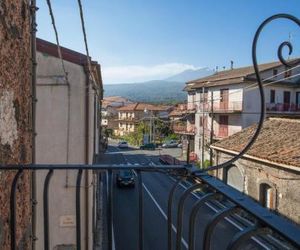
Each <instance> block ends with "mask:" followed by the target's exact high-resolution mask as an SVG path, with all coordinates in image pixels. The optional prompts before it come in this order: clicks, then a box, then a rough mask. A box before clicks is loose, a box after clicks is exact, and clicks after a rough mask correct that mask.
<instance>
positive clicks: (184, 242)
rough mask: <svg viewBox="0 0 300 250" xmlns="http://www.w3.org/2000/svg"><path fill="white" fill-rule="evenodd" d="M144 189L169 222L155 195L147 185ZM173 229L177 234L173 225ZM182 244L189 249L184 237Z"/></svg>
mask: <svg viewBox="0 0 300 250" xmlns="http://www.w3.org/2000/svg"><path fill="white" fill-rule="evenodd" d="M143 187H144V189H145V190H146V192H147V193H148V195H149V196H150V198H151V199H152V201H153V202H154V204H155V205H156V207H157V208H158V210H159V211H160V213H161V214H162V216H163V217H164V218H165V220H166V221H167V220H168V216H167V215H166V214H165V212H164V210H163V209H162V208H161V207H160V206H159V204H158V202H157V201H156V200H155V198H154V197H153V195H152V194H151V193H150V191H149V189H148V188H147V187H146V186H145V184H144V183H143ZM172 229H173V231H174V232H175V233H177V229H176V227H175V226H174V225H173V224H172ZM181 242H182V244H183V245H184V246H185V248H186V249H188V247H189V245H188V243H187V242H186V241H185V240H184V238H183V237H181Z"/></svg>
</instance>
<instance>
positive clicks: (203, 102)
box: [201, 86, 205, 168]
mask: <svg viewBox="0 0 300 250" xmlns="http://www.w3.org/2000/svg"><path fill="white" fill-rule="evenodd" d="M204 91H205V89H204V86H203V87H202V98H201V99H202V159H201V165H202V168H203V166H204V133H205V129H204V114H205V113H204V112H205V110H204V109H205V101H204Z"/></svg>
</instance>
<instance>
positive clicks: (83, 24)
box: [78, 0, 101, 96]
mask: <svg viewBox="0 0 300 250" xmlns="http://www.w3.org/2000/svg"><path fill="white" fill-rule="evenodd" d="M78 7H79V13H80V20H81V28H82V33H83V40H84V45H85V51H86V57H87V64H88V74H89V75H90V76H91V78H92V80H93V81H92V85H93V89H94V90H95V92H96V94H97V95H98V96H100V93H98V91H101V90H100V89H99V87H98V86H97V85H96V80H95V77H94V74H93V73H92V63H91V58H90V54H89V47H88V42H87V35H86V29H85V21H84V16H83V8H82V3H81V0H78Z"/></svg>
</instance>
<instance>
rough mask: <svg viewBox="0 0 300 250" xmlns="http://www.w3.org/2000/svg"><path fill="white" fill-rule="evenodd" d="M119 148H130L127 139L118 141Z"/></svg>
mask: <svg viewBox="0 0 300 250" xmlns="http://www.w3.org/2000/svg"><path fill="white" fill-rule="evenodd" d="M118 148H128V143H127V141H120V142H119V143H118Z"/></svg>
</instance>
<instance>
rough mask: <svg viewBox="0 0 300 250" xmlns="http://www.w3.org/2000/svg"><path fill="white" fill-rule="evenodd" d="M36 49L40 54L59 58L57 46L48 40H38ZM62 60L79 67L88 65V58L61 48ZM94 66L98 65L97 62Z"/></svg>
mask: <svg viewBox="0 0 300 250" xmlns="http://www.w3.org/2000/svg"><path fill="white" fill-rule="evenodd" d="M36 49H37V51H39V52H42V53H46V54H48V55H51V56H54V57H57V58H59V55H58V51H57V45H56V44H54V43H51V42H48V41H46V40H43V39H40V38H37V39H36ZM60 49H61V54H62V58H63V59H64V60H66V61H68V62H72V63H75V64H79V65H86V64H87V56H86V55H84V54H82V53H79V52H77V51H74V50H71V49H68V48H65V47H62V46H60ZM92 63H93V64H98V63H97V62H96V61H93V62H92Z"/></svg>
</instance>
